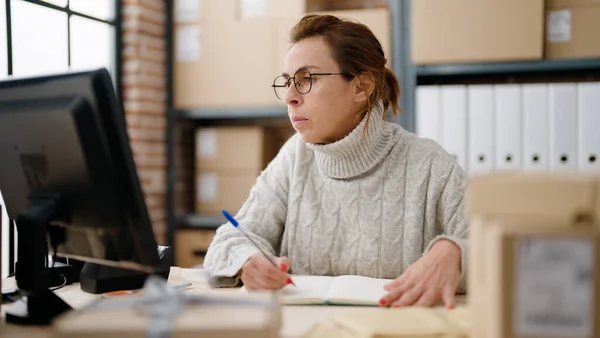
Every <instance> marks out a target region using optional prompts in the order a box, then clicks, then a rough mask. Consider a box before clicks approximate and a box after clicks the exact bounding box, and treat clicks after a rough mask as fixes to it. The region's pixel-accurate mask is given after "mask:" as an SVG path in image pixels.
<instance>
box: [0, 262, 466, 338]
mask: <svg viewBox="0 0 600 338" xmlns="http://www.w3.org/2000/svg"><path fill="white" fill-rule="evenodd" d="M181 282H191V283H192V286H191V287H190V288H188V289H187V290H186V292H190V293H193V292H203V293H205V292H211V293H213V292H214V293H216V294H219V293H231V292H237V291H238V289H210V287H209V285H208V282H207V279H206V275H205V274H204V273H203V271H202V270H197V269H181V268H177V267H173V268H171V273H170V275H169V283H170V284H177V283H181ZM14 283H15V281H14V279H12V278H11V279H5V280H3V281H2V286H3V287H11V286H14ZM55 293H56V294H57V295H58V296H60V297H61V298H62V299H64V300H65V301H66V302H67V303H68V304H69V305H71V306H72V307H73V308H74V309H78V308H81V307H83V306H85V305H87V304H89V303H91V302H93V301H94V300H96V299H98V298H99V297H100V296H99V295H92V294H89V293H85V292H83V291H81V289H80V288H79V284H73V285H68V286H65V287H64V288H62V289H60V290H57V291H55ZM463 301H464V299H463V300H461V302H463ZM9 306H10V305H6V306H2V318H4V312H5V310H6V309H7V308H8V307H9ZM370 309H372V308H369V307H355V306H284V307H283V308H282V316H283V318H282V320H283V322H282V328H281V337H285V338H288V337H289V338H291V337H302V336H304V335H305V334H306V333H307V332H308V331H309V330H310V329H311V328H312V327H313V326H314V325H315V324H317V323H318V322H321V321H325V322H326V321H327V318H329V317H331V316H333V315H338V314H342V313H344V312H356V311H369V310H370ZM5 337H11V338H12V337H14V338H21V337H23V338H25V337H27V338H45V337H47V334H46V330H44V329H43V328H38V327H23V326H19V325H14V324H6V323H2V324H0V338H5Z"/></svg>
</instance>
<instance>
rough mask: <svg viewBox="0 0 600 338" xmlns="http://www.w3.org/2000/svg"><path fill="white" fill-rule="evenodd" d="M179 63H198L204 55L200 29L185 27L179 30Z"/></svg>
mask: <svg viewBox="0 0 600 338" xmlns="http://www.w3.org/2000/svg"><path fill="white" fill-rule="evenodd" d="M176 36H177V38H176V40H177V41H176V43H177V61H180V62H189V61H197V60H198V59H199V58H200V56H201V55H202V42H201V41H200V27H198V26H183V27H178V28H177V34H176Z"/></svg>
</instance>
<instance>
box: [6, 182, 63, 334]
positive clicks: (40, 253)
mask: <svg viewBox="0 0 600 338" xmlns="http://www.w3.org/2000/svg"><path fill="white" fill-rule="evenodd" d="M60 206H61V203H60V196H59V195H56V194H47V193H42V194H40V193H37V194H32V195H31V196H30V199H29V204H28V205H27V207H26V208H25V209H24V210H23V211H22V212H21V213H20V214H19V215H18V217H17V222H16V223H17V231H18V235H19V239H18V245H19V247H18V256H17V257H18V261H17V263H16V264H15V279H16V281H17V286H18V288H19V290H20V292H21V295H22V298H21V299H20V300H19V301H17V302H16V303H15V304H13V305H12V306H11V307H10V308H9V309H7V311H6V321H7V322H9V323H15V324H24V325H47V324H50V322H52V320H53V319H54V318H55V317H56V316H58V315H61V314H62V313H64V312H66V311H68V310H71V306H69V304H67V303H66V302H65V301H64V300H62V299H61V298H60V297H58V296H57V295H56V294H55V293H54V292H53V291H51V290H49V289H48V280H47V276H46V274H47V269H46V261H47V257H48V243H47V240H46V234H48V235H49V238H50V244H51V246H52V247H54V248H55V247H57V246H58V244H59V243H60V242H62V240H63V239H64V236H65V233H64V229H62V228H60V227H56V226H50V225H49V223H50V221H52V220H56V219H61V218H63V217H61V216H64V214H62V210H61V209H60Z"/></svg>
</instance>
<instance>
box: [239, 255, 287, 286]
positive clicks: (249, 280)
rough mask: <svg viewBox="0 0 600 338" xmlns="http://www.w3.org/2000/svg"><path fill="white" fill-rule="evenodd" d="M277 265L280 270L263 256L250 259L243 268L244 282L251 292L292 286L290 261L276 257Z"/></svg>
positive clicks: (253, 256)
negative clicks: (289, 273)
mask: <svg viewBox="0 0 600 338" xmlns="http://www.w3.org/2000/svg"><path fill="white" fill-rule="evenodd" d="M274 260H275V263H276V264H277V266H278V268H276V267H274V266H273V264H271V262H270V261H269V260H268V259H267V258H266V257H265V256H264V255H263V254H262V253H260V252H259V253H256V254H254V255H252V256H251V257H250V259H248V261H247V262H246V263H245V264H244V266H243V267H242V282H244V287H245V288H246V289H247V290H249V291H252V290H278V289H281V288H283V287H284V286H286V284H291V282H292V280H291V279H290V276H289V275H288V273H287V271H288V269H289V267H290V264H291V262H290V259H289V258H287V257H276V258H275V259H274Z"/></svg>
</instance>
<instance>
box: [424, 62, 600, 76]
mask: <svg viewBox="0 0 600 338" xmlns="http://www.w3.org/2000/svg"><path fill="white" fill-rule="evenodd" d="M415 68H416V75H417V77H449V76H464V75H501V74H526V73H540V74H544V73H564V72H573V71H585V70H600V59H596V58H594V59H571V60H540V61H524V62H501V63H473V64H446V65H427V66H416V67H415Z"/></svg>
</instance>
